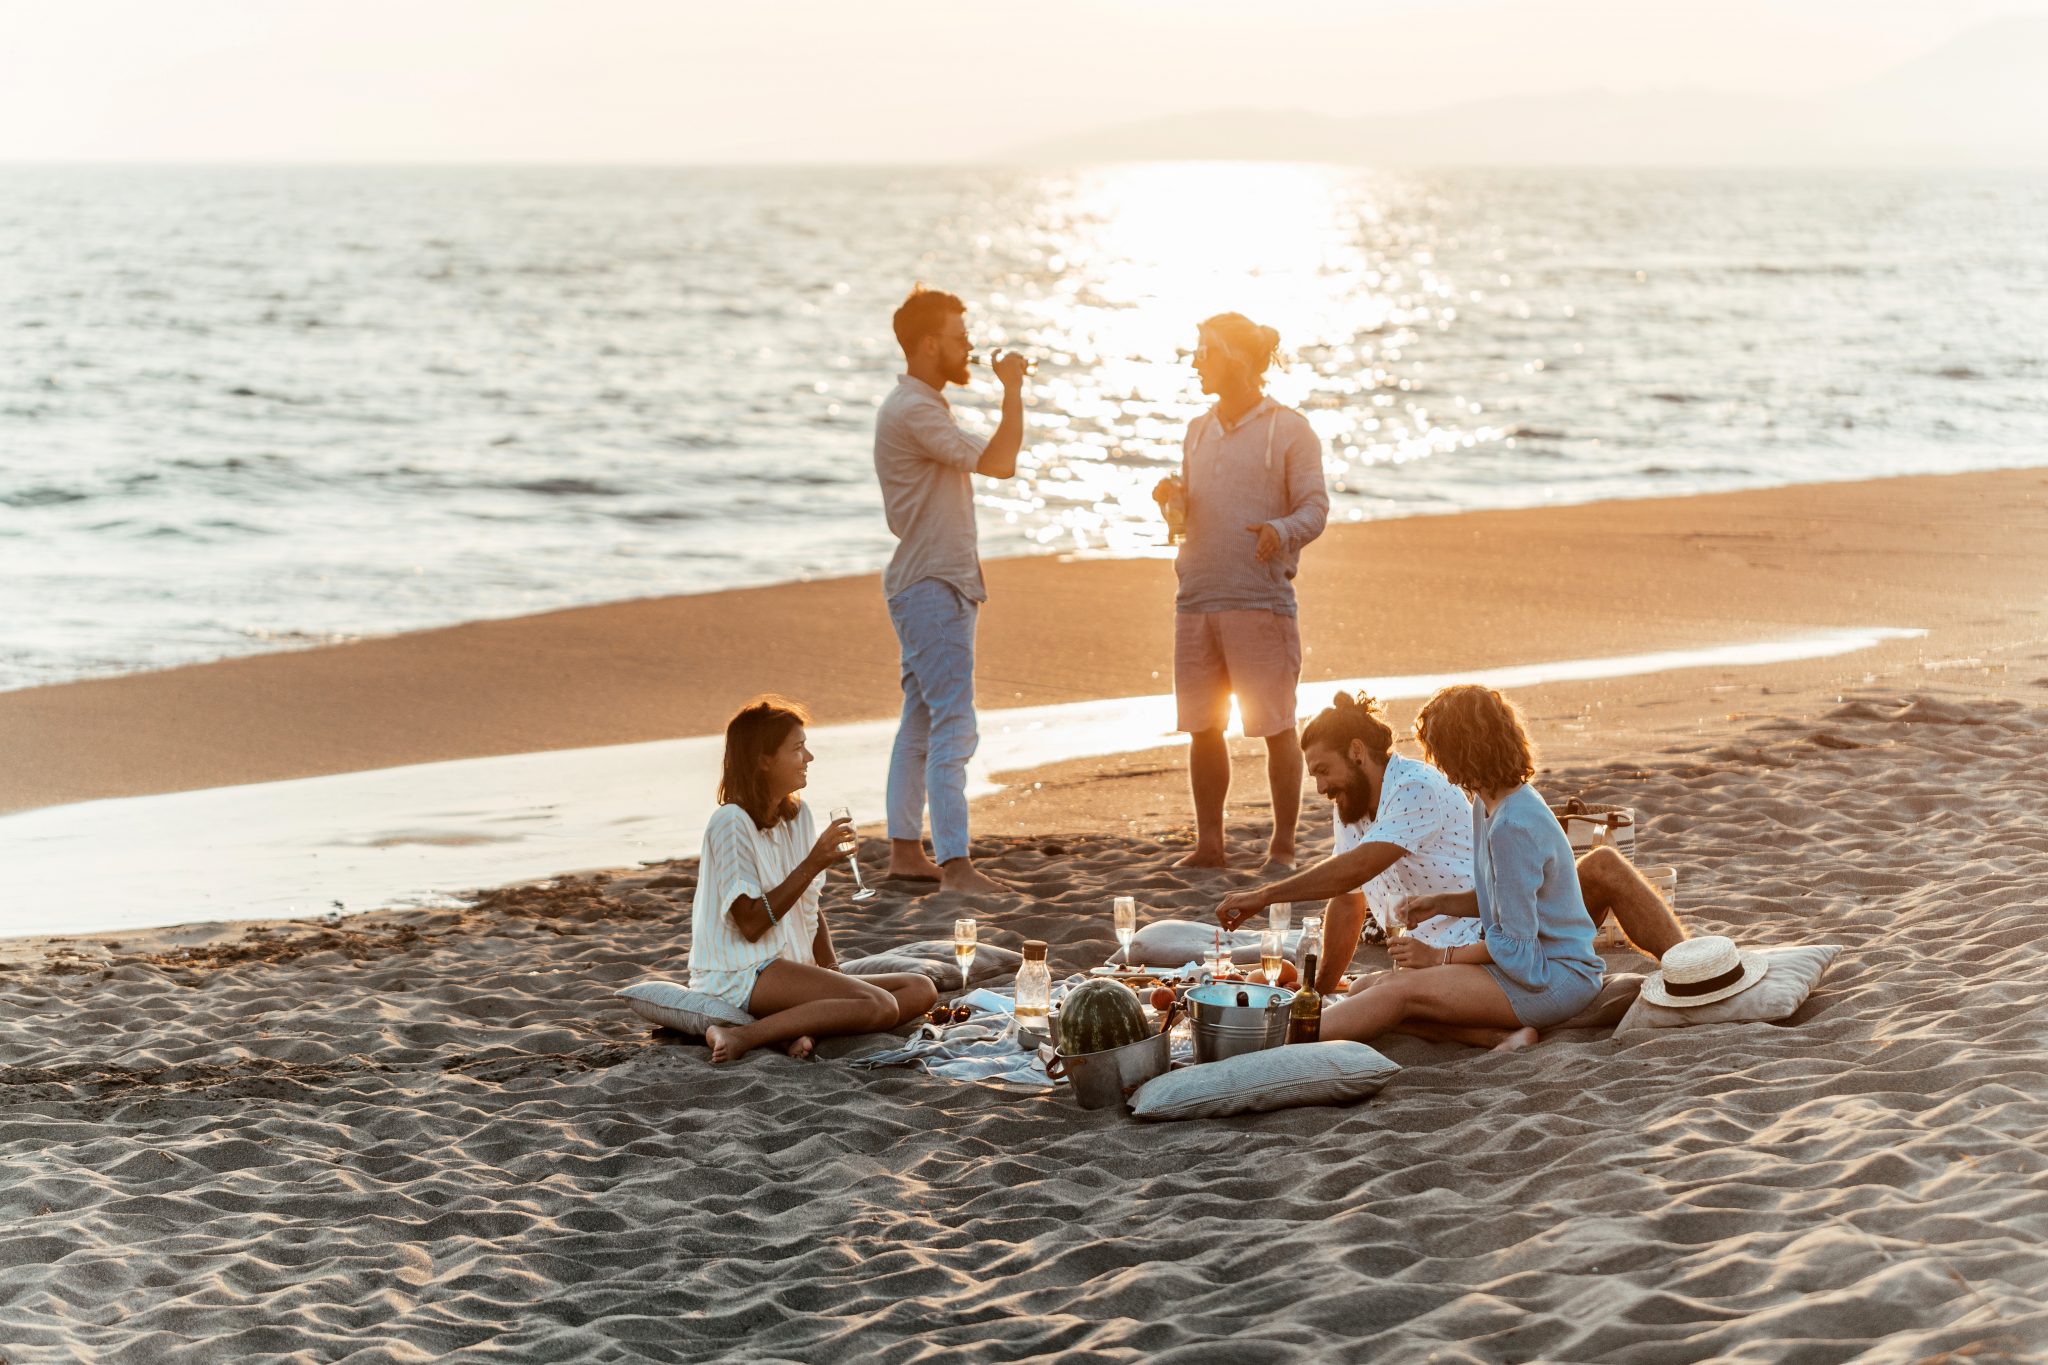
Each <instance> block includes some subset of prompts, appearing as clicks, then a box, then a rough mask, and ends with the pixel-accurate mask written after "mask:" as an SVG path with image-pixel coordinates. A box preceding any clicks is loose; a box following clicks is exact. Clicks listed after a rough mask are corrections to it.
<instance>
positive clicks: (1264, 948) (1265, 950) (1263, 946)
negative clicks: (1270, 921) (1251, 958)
mask: <svg viewBox="0 0 2048 1365" xmlns="http://www.w3.org/2000/svg"><path fill="white" fill-rule="evenodd" d="M1284 960H1285V959H1283V958H1282V957H1281V956H1280V931H1279V930H1278V929H1268V930H1267V931H1266V932H1265V933H1263V934H1260V935H1259V970H1260V971H1262V972H1264V973H1265V974H1266V984H1267V985H1268V986H1277V985H1279V984H1280V964H1281V962H1283V961H1284Z"/></svg>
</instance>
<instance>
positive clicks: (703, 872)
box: [690, 803, 825, 989]
mask: <svg viewBox="0 0 2048 1365" xmlns="http://www.w3.org/2000/svg"><path fill="white" fill-rule="evenodd" d="M817 839H818V831H817V827H816V822H815V821H814V820H813V819H812V818H811V808H810V807H809V806H807V805H804V804H802V803H799V804H798V806H797V811H796V818H795V819H794V820H784V821H781V822H780V823H779V824H777V825H776V826H775V827H774V828H773V829H765V830H764V829H761V828H759V827H757V826H756V825H755V824H754V817H753V816H751V815H749V814H747V813H746V811H745V810H744V809H742V808H741V807H739V806H720V807H719V808H718V809H717V810H716V811H714V812H712V815H711V819H710V822H709V823H707V824H706V825H705V826H704V851H703V854H702V856H700V857H699V858H698V860H697V899H696V901H695V903H694V904H693V905H692V907H691V910H690V977H691V985H692V986H698V985H699V983H698V981H697V977H698V975H699V974H700V973H707V974H708V973H714V972H739V971H746V970H749V969H751V968H755V967H759V966H761V965H762V964H764V963H768V962H772V961H774V960H775V959H776V958H778V957H781V958H787V959H789V960H790V961H791V962H816V961H817V960H818V959H817V956H816V954H814V953H813V952H812V951H811V943H812V940H813V939H815V938H816V937H817V935H818V896H819V893H820V891H821V890H822V888H823V886H824V883H825V879H824V877H823V876H819V877H818V878H817V879H815V880H814V881H812V882H811V884H810V885H809V886H807V887H805V888H804V893H803V895H801V896H799V897H797V902H796V904H795V905H792V906H790V907H789V913H788V914H786V915H784V916H783V917H782V918H781V919H780V920H778V921H777V922H776V923H775V925H774V927H772V928H771V929H769V931H768V932H767V933H765V934H763V935H761V937H760V938H758V939H756V940H754V941H753V942H752V943H749V942H747V936H746V935H745V934H742V933H741V932H740V929H739V926H738V925H737V924H735V923H733V918H732V903H733V901H735V900H736V899H738V898H739V897H741V896H747V897H755V898H758V897H760V896H763V895H765V894H766V893H767V892H768V891H770V890H772V889H773V888H775V887H777V886H780V885H781V884H782V883H783V882H784V881H785V880H787V879H788V877H789V874H790V873H792V872H794V871H796V869H797V864H799V863H801V862H802V861H803V860H804V855H805V854H806V853H809V852H810V851H811V845H812V844H814V843H816V842H817ZM707 987H708V983H707V986H704V987H699V988H700V989H702V988H707Z"/></svg>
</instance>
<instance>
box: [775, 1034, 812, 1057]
mask: <svg viewBox="0 0 2048 1365" xmlns="http://www.w3.org/2000/svg"><path fill="white" fill-rule="evenodd" d="M817 1045H818V1040H817V1039H815V1038H813V1037H811V1035H810V1034H808V1033H806V1034H805V1035H804V1036H803V1037H801V1038H792V1039H790V1040H789V1041H788V1042H786V1043H784V1044H783V1045H782V1050H783V1051H784V1052H787V1053H788V1054H789V1055H790V1056H792V1057H794V1058H795V1059H796V1060H798V1061H800V1062H801V1061H805V1060H807V1059H808V1058H809V1057H810V1055H811V1049H812V1048H814V1047H816V1046H817Z"/></svg>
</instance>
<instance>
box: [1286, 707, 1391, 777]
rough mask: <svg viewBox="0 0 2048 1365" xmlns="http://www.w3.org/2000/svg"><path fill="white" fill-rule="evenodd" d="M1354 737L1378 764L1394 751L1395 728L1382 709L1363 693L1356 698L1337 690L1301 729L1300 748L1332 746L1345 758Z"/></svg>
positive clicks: (1348, 753)
mask: <svg viewBox="0 0 2048 1365" xmlns="http://www.w3.org/2000/svg"><path fill="white" fill-rule="evenodd" d="M1354 739H1355V740H1360V741H1362V742H1363V743H1364V744H1365V751H1366V752H1367V753H1368V754H1371V755H1372V757H1373V759H1374V761H1376V762H1379V763H1385V762H1386V761H1387V759H1388V757H1389V756H1390V755H1392V754H1393V752H1394V727H1393V726H1391V725H1389V724H1387V713H1386V711H1385V709H1384V708H1382V707H1381V706H1380V704H1379V703H1378V702H1376V701H1374V700H1373V699H1372V698H1371V697H1370V696H1368V695H1366V694H1365V693H1363V692H1360V693H1359V694H1358V695H1357V696H1355V697H1354V696H1352V695H1351V694H1350V693H1348V692H1339V693H1338V694H1337V696H1336V699H1335V700H1334V701H1333V702H1332V703H1331V704H1330V705H1329V706H1328V707H1327V708H1325V709H1324V710H1322V711H1319V712H1317V713H1316V717H1315V719H1313V720H1311V721H1310V722H1309V723H1308V724H1307V725H1305V726H1303V727H1302V730H1301V747H1302V748H1304V749H1335V750H1336V751H1337V752H1338V753H1340V754H1343V755H1344V756H1345V757H1346V758H1349V757H1350V756H1351V741H1352V740H1354Z"/></svg>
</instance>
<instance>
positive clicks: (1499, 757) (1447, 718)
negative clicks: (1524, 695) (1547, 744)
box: [1415, 683, 1536, 792]
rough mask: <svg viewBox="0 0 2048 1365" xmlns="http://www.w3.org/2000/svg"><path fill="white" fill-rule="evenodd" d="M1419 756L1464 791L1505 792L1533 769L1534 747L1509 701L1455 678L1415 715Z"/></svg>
mask: <svg viewBox="0 0 2048 1365" xmlns="http://www.w3.org/2000/svg"><path fill="white" fill-rule="evenodd" d="M1415 738H1416V740H1417V741H1419V742H1420V743H1421V745H1422V756H1423V757H1424V758H1426V759H1428V760H1429V761H1430V762H1431V763H1434V764H1435V765H1436V766H1437V767H1438V768H1439V769H1441V770H1442V771H1443V775H1444V776H1445V777H1448V778H1449V779H1451V781H1452V782H1453V783H1455V784H1456V785H1458V786H1460V787H1463V788H1464V789H1465V790H1466V791H1468V792H1488V791H1511V790H1513V789H1514V788H1516V787H1519V786H1521V785H1522V784H1523V783H1524V782H1527V781H1528V780H1529V779H1530V778H1531V777H1533V776H1535V774H1536V746H1535V744H1534V743H1532V742H1531V741H1530V739H1529V729H1528V727H1527V726H1526V725H1525V724H1523V722H1522V713H1521V712H1520V711H1518V710H1516V709H1515V704H1514V703H1513V702H1511V701H1509V700H1508V699H1507V698H1506V697H1503V696H1502V695H1501V694H1500V693H1498V692H1496V691H1494V690H1493V689H1492V688H1490V687H1481V686H1479V685H1478V684H1477V683H1460V684H1458V685H1457V686H1455V687H1446V688H1444V689H1442V690H1441V691H1439V692H1438V693H1437V694H1436V695H1435V696H1433V697H1431V698H1430V699H1429V700H1428V701H1426V702H1424V703H1423V704H1422V710H1420V711H1419V712H1417V713H1416V715H1415Z"/></svg>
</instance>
